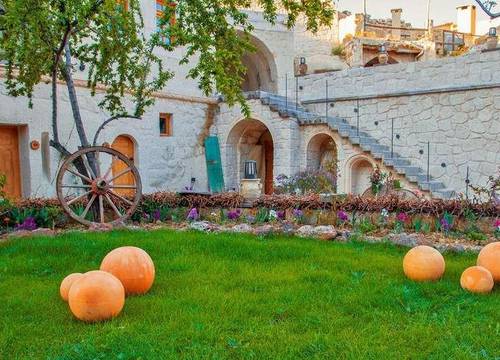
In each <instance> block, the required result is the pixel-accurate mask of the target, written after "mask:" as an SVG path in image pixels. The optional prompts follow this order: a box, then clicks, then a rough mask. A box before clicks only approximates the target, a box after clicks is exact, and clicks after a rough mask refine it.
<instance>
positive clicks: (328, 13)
mask: <svg viewBox="0 0 500 360" xmlns="http://www.w3.org/2000/svg"><path fill="white" fill-rule="evenodd" d="M151 1H153V0H151ZM165 1H166V3H167V1H168V0H165ZM257 3H258V4H259V5H260V6H261V7H262V8H263V12H264V16H265V18H266V19H267V20H268V21H270V22H272V23H274V22H275V21H276V18H277V8H278V7H280V8H282V9H284V10H285V11H286V13H287V14H288V17H287V25H288V27H293V26H294V25H295V24H296V21H297V19H298V18H299V17H300V16H303V17H304V18H305V20H306V26H307V28H308V29H309V30H311V31H313V32H314V31H316V30H318V28H319V27H320V26H325V25H329V24H330V23H331V21H332V18H333V9H332V6H331V1H330V0H281V1H272V0H258V1H257ZM168 4H169V6H166V7H165V11H164V14H163V18H162V19H161V21H160V29H159V30H158V31H157V32H154V33H153V34H148V33H146V32H145V30H144V23H143V17H142V14H141V8H140V1H139V0H0V9H2V11H0V31H1V33H0V60H3V61H4V62H5V63H6V71H7V80H6V86H7V90H8V92H9V94H10V95H12V96H26V97H28V99H29V105H30V106H32V102H31V99H32V96H33V90H34V87H35V86H36V85H37V84H39V83H40V82H43V81H48V82H50V83H51V84H52V140H51V146H53V147H54V148H55V149H57V150H58V151H59V152H60V153H61V154H62V155H68V154H69V153H70V151H69V150H68V149H66V148H65V147H64V146H63V145H62V143H61V142H60V139H59V133H58V99H57V87H58V80H63V81H64V83H65V86H66V87H67V91H68V95H69V99H70V104H71V109H72V113H73V121H74V122H75V125H76V129H77V132H78V136H79V139H80V142H81V145H82V146H83V147H87V146H89V145H90V142H89V139H88V138H87V134H86V132H85V128H84V125H83V124H84V123H83V120H82V117H81V114H80V108H79V105H78V98H77V95H76V91H75V84H74V81H73V73H74V68H75V66H78V67H81V68H84V67H85V68H86V69H87V70H88V79H87V80H88V87H89V89H90V91H91V94H92V95H95V93H96V89H97V87H98V86H103V87H104V89H105V95H104V97H103V99H102V101H101V102H100V103H99V106H100V107H101V108H102V109H104V110H105V111H107V112H109V114H110V115H111V116H112V117H117V116H122V117H123V116H124V117H140V116H141V115H142V114H143V113H144V111H145V110H146V108H147V107H148V106H150V105H151V104H152V103H153V101H154V100H153V98H152V96H151V95H152V93H153V92H154V91H157V90H160V89H162V88H163V87H164V86H165V85H166V83H167V81H168V80H169V79H170V78H172V76H173V73H172V72H171V71H170V70H169V69H167V68H166V67H165V65H164V63H163V60H162V56H161V51H158V49H163V50H164V51H173V50H174V48H176V47H182V48H183V49H184V55H183V57H182V59H181V61H180V63H181V64H187V63H189V62H190V60H191V59H192V57H193V56H194V55H198V56H199V61H198V62H197V63H196V64H193V66H192V68H191V70H190V71H189V75H188V76H189V77H191V78H196V79H198V80H199V85H200V88H201V89H202V90H203V92H204V93H205V94H206V95H209V94H211V93H213V91H217V92H219V93H221V94H222V95H223V96H224V97H225V99H226V101H227V102H228V103H229V104H231V105H233V104H235V103H240V104H241V105H242V109H243V111H244V112H246V113H248V111H249V109H248V106H247V105H246V103H245V99H244V97H243V96H242V94H241V91H240V84H241V81H242V77H243V75H244V72H245V69H244V67H243V65H242V64H241V57H242V55H243V54H244V53H245V52H247V51H252V50H253V46H252V45H251V43H250V40H249V34H250V33H251V32H252V30H253V27H252V25H251V24H250V22H249V20H248V16H247V14H246V13H245V12H244V10H245V9H247V8H249V7H250V4H251V2H250V1H248V0H189V1H188V0H180V1H178V2H176V3H168ZM174 16H175V22H172V21H171V19H172V18H173V17H174ZM166 38H171V39H173V41H165V39H166ZM125 96H131V97H132V98H133V99H134V106H135V109H134V111H133V113H129V112H127V109H125V106H124V103H123V98H124V97H125Z"/></svg>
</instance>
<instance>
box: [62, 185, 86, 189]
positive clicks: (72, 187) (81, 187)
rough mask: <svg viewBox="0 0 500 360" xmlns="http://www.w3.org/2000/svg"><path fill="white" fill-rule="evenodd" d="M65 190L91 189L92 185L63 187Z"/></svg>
mask: <svg viewBox="0 0 500 360" xmlns="http://www.w3.org/2000/svg"><path fill="white" fill-rule="evenodd" d="M61 187H63V188H69V189H90V188H91V187H92V186H91V185H65V184H64V185H61Z"/></svg>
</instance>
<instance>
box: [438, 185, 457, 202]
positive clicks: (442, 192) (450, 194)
mask: <svg viewBox="0 0 500 360" xmlns="http://www.w3.org/2000/svg"><path fill="white" fill-rule="evenodd" d="M432 196H433V197H437V198H439V199H443V200H449V199H452V198H454V197H455V196H456V191H455V190H453V189H448V188H444V189H439V190H436V191H433V192H432Z"/></svg>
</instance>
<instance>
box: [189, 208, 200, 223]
mask: <svg viewBox="0 0 500 360" xmlns="http://www.w3.org/2000/svg"><path fill="white" fill-rule="evenodd" d="M199 218H200V214H198V210H196V208H192V209H191V210H189V213H188V215H187V220H188V221H195V220H198V219H199Z"/></svg>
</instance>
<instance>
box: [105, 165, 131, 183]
mask: <svg viewBox="0 0 500 360" xmlns="http://www.w3.org/2000/svg"><path fill="white" fill-rule="evenodd" d="M129 171H132V169H131V168H129V167H128V168H126V169H124V170H122V171H120V172H119V173H118V174H116V175H115V176H113V177H112V178H111V179H110V180H109V182H113V181H114V180H116V179H118V178H119V177H120V176H122V175H125V174H126V173H128V172H129Z"/></svg>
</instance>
